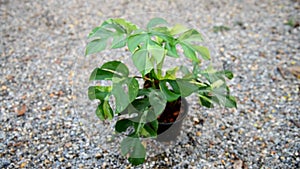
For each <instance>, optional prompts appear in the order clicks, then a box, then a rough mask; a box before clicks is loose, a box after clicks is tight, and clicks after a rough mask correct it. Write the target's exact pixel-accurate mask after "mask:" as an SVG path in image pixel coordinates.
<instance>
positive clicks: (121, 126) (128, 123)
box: [115, 119, 134, 133]
mask: <svg viewBox="0 0 300 169" xmlns="http://www.w3.org/2000/svg"><path fill="white" fill-rule="evenodd" d="M128 127H134V122H133V121H132V120H129V119H121V120H118V121H117V123H116V125H115V130H116V131H117V132H119V133H122V132H125V131H126V130H127V128H128Z"/></svg>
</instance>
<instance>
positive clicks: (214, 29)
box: [213, 25, 230, 33]
mask: <svg viewBox="0 0 300 169" xmlns="http://www.w3.org/2000/svg"><path fill="white" fill-rule="evenodd" d="M229 30H230V28H229V27H227V26H224V25H221V26H214V27H213V31H214V32H215V33H217V32H224V31H229Z"/></svg>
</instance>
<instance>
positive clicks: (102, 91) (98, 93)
mask: <svg viewBox="0 0 300 169" xmlns="http://www.w3.org/2000/svg"><path fill="white" fill-rule="evenodd" d="M110 93H111V86H90V87H89V88H88V96H89V99H90V100H94V99H99V100H107V99H108V96H109V95H110Z"/></svg>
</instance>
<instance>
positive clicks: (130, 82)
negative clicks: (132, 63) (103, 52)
mask: <svg viewBox="0 0 300 169" xmlns="http://www.w3.org/2000/svg"><path fill="white" fill-rule="evenodd" d="M126 84H127V86H128V95H129V101H130V102H132V101H133V100H135V99H136V97H137V95H138V92H139V83H138V81H137V80H136V79H134V78H129V79H127V82H126Z"/></svg>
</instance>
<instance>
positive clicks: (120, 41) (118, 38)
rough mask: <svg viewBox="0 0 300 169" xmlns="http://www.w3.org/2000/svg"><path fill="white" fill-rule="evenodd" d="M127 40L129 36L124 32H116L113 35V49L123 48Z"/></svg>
mask: <svg viewBox="0 0 300 169" xmlns="http://www.w3.org/2000/svg"><path fill="white" fill-rule="evenodd" d="M126 42H127V37H126V36H125V35H124V34H120V33H118V34H115V35H114V36H113V41H112V44H111V48H112V49H116V48H122V47H124V46H126Z"/></svg>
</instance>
